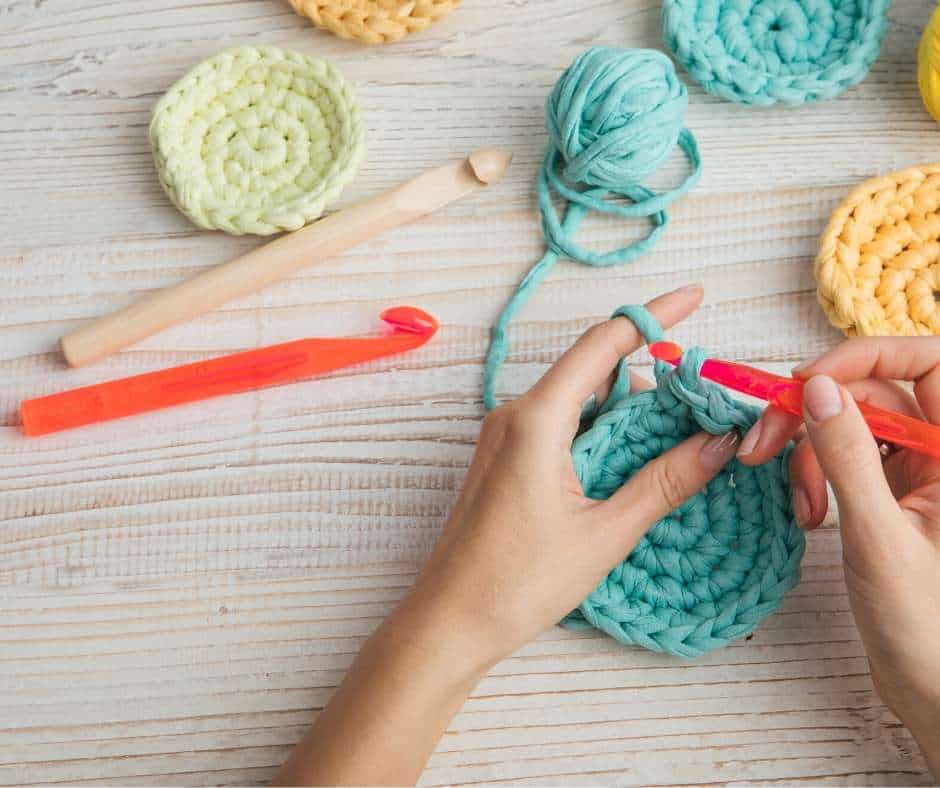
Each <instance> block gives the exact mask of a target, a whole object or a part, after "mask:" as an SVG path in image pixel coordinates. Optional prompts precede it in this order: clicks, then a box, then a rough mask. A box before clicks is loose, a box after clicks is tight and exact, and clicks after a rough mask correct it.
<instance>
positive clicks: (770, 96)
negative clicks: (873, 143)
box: [663, 0, 891, 106]
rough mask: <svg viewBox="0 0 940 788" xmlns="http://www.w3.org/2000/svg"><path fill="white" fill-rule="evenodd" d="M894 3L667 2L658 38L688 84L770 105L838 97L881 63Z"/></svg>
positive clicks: (798, 0) (847, 0)
mask: <svg viewBox="0 0 940 788" xmlns="http://www.w3.org/2000/svg"><path fill="white" fill-rule="evenodd" d="M890 2H891V0H664V2H663V36H664V38H665V41H666V44H667V45H668V46H669V48H670V49H671V50H672V51H673V52H674V53H675V55H676V58H677V59H678V60H679V62H680V63H682V65H683V66H684V67H685V69H686V70H687V71H688V72H689V74H690V75H691V76H692V78H693V79H694V80H695V81H696V82H698V83H699V84H700V85H701V86H702V87H703V88H705V90H707V91H708V92H709V93H713V94H714V95H716V96H720V97H721V98H724V99H728V100H729V101H738V102H741V103H743V104H757V105H760V106H767V105H770V104H775V103H777V102H783V103H785V104H803V103H804V102H807V101H821V100H823V99H829V98H833V97H834V96H838V95H839V94H840V93H841V92H842V91H844V90H845V89H846V88H848V87H851V86H852V85H854V84H856V83H857V82H861V81H862V80H863V79H864V78H865V75H866V74H867V73H868V69H869V68H871V65H872V63H874V62H875V60H876V59H877V57H878V53H879V50H880V48H881V38H882V36H883V35H884V32H885V27H886V24H887V12H888V6H889V5H890Z"/></svg>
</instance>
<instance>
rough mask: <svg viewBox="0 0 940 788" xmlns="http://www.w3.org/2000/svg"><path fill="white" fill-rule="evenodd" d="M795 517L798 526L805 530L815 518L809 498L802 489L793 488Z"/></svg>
mask: <svg viewBox="0 0 940 788" xmlns="http://www.w3.org/2000/svg"><path fill="white" fill-rule="evenodd" d="M793 516H794V517H796V524H797V525H798V526H800V528H804V527H805V526H806V524H807V523H808V522H809V518H810V517H812V516H813V511H812V509H811V508H810V505H809V496H808V495H807V494H806V490H804V489H803V488H802V487H794V488H793Z"/></svg>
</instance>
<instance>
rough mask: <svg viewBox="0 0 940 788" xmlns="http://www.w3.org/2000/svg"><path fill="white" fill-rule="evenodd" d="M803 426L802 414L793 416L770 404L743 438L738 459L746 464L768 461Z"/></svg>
mask: <svg viewBox="0 0 940 788" xmlns="http://www.w3.org/2000/svg"><path fill="white" fill-rule="evenodd" d="M802 426H803V417H802V416H793V415H791V414H789V413H785V412H784V411H782V410H779V409H777V408H775V407H774V406H773V405H770V406H769V407H768V408H767V409H766V410H765V411H764V412H763V414H762V415H761V417H760V418H759V419H758V420H757V421H755V422H754V425H753V426H752V427H751V428H750V429H749V430H748V431H747V433H746V434H745V436H744V438H743V439H742V440H741V446H740V448H739V449H738V459H739V460H741V462H742V463H744V464H745V465H760V464H761V463H763V462H767V460H769V459H770V458H771V457H774V456H776V455H777V454H779V453H780V451H782V450H783V447H784V446H786V445H787V442H788V441H790V440H792V439H793V436H794V435H796V433H797V431H798V430H799V429H800V427H802Z"/></svg>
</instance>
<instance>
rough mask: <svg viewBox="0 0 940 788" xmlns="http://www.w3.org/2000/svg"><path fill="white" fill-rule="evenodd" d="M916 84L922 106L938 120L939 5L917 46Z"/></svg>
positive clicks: (939, 68)
mask: <svg viewBox="0 0 940 788" xmlns="http://www.w3.org/2000/svg"><path fill="white" fill-rule="evenodd" d="M917 84H918V85H919V86H920V95H921V97H922V98H923V99H924V106H925V107H926V108H927V111H928V112H929V113H930V114H931V115H933V119H934V120H936V121H940V6H938V7H937V8H936V10H934V12H933V16H931V17H930V21H929V22H928V23H927V27H925V28H924V32H923V35H921V37H920V46H919V47H918V48H917Z"/></svg>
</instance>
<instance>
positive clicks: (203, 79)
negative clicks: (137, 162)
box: [150, 46, 364, 235]
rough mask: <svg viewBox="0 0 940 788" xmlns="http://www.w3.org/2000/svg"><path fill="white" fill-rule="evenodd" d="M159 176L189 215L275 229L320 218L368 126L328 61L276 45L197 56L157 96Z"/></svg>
mask: <svg viewBox="0 0 940 788" xmlns="http://www.w3.org/2000/svg"><path fill="white" fill-rule="evenodd" d="M150 143H151V147H152V149H153V157H154V163H155V165H156V169H157V174H158V175H159V178H160V182H161V183H162V184H163V187H164V189H165V190H166V193H167V195H168V196H169V197H170V199H171V200H172V201H173V203H174V205H176V206H177V207H178V208H179V209H180V210H181V211H182V212H183V213H184V214H185V215H186V216H188V217H189V218H190V219H191V220H192V221H193V223H195V224H196V225H198V226H199V227H203V228H206V229H219V230H224V231H225V232H228V233H233V234H236V235H237V234H242V233H254V234H256V235H270V234H271V233H276V232H280V231H282V230H296V229H298V228H300V227H302V226H303V225H304V224H306V223H307V222H310V221H312V220H313V219H316V218H317V217H318V216H320V214H322V213H323V210H324V208H325V207H326V206H327V205H329V204H330V203H332V202H334V201H335V200H336V199H337V198H338V197H339V195H340V192H341V191H342V190H343V188H344V187H345V186H346V184H347V183H349V181H351V180H352V178H353V176H354V175H355V172H356V169H357V168H358V166H359V161H360V159H361V158H362V153H363V148H364V133H363V128H362V124H361V122H360V119H359V109H358V107H357V105H356V102H355V100H354V99H353V96H352V93H351V92H350V90H349V88H348V86H347V85H346V82H345V80H344V79H343V78H342V76H341V75H340V74H339V72H337V71H336V70H335V69H334V68H333V67H332V66H331V65H330V64H329V63H326V62H325V61H322V60H317V59H316V58H312V57H308V56H307V55H302V54H299V53H297V52H290V51H288V50H284V49H279V48H277V47H273V46H258V47H240V48H236V49H229V50H226V51H224V52H221V53H220V54H218V55H216V56H214V57H212V58H210V59H208V60H206V61H204V62H202V63H200V64H199V65H198V66H196V67H195V68H194V69H193V70H192V71H190V72H189V73H188V74H186V76H184V77H183V78H182V79H180V80H179V81H178V82H177V83H176V84H175V85H173V87H171V88H170V90H169V91H167V93H166V95H165V96H163V98H162V99H161V100H160V101H159V102H158V103H157V105H156V107H155V108H154V111H153V118H152V120H151V123H150Z"/></svg>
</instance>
